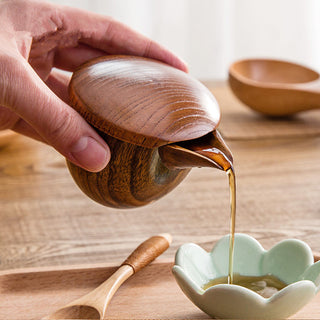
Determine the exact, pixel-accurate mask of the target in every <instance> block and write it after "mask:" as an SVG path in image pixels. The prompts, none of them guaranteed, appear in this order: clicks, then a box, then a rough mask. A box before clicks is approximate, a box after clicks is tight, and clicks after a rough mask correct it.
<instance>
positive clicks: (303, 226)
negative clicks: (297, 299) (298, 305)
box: [0, 83, 320, 319]
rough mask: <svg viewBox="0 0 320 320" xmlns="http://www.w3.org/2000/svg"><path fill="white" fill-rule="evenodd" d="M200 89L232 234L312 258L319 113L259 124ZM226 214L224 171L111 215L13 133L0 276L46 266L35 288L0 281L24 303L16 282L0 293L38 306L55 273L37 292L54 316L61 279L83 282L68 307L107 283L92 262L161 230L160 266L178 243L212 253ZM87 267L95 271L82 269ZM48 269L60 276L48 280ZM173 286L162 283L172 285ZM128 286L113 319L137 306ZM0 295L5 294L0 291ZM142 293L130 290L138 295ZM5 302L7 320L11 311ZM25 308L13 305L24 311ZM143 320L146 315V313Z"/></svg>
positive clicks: (318, 188)
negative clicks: (297, 242) (306, 250)
mask: <svg viewBox="0 0 320 320" xmlns="http://www.w3.org/2000/svg"><path fill="white" fill-rule="evenodd" d="M207 85H208V86H209V87H210V88H211V89H212V91H213V93H214V94H215V96H216V98H217V100H218V102H219V104H220V107H221V111H222V120H221V124H220V126H219V130H220V132H221V133H222V135H223V137H224V138H225V141H226V142H227V144H228V145H229V147H230V148H231V150H232V151H233V155H234V165H235V170H236V174H237V188H238V190H237V191H238V199H237V210H238V211H237V224H236V231H237V232H243V233H247V234H250V235H252V236H254V237H255V238H256V239H258V240H259V241H260V242H261V243H262V245H263V246H264V247H265V248H266V249H268V248H270V247H272V245H274V244H275V243H276V242H278V241H280V240H282V239H286V238H298V239H301V240H304V241H305V242H307V243H308V244H309V245H310V247H311V248H312V250H313V251H314V252H320V241H319V239H320V185H319V178H320V161H319V159H320V112H318V111H312V112H311V111H310V112H307V113H304V114H301V115H299V116H296V117H293V118H290V119H277V120H275V119H267V118H264V117H262V116H260V115H258V114H256V113H254V112H252V111H251V110H249V109H248V108H246V107H245V106H244V105H242V104H241V103H240V102H239V101H237V100H236V98H235V97H234V96H233V95H232V93H231V92H230V90H229V89H228V87H227V86H226V85H221V84H220V85H216V84H212V83H207ZM229 211H230V208H229V189H228V180H227V177H226V174H225V173H224V172H222V171H218V170H213V169H193V170H192V172H191V173H190V175H189V176H188V177H187V178H186V180H185V181H184V182H183V183H182V184H180V185H179V186H178V187H177V188H176V189H175V190H174V191H173V192H171V193H170V194H169V195H167V196H166V197H164V198H162V199H161V200H159V201H158V202H155V203H153V204H151V205H148V206H146V207H143V208H138V209H131V210H116V209H110V208H106V207H103V206H101V205H99V204H96V203H94V202H93V201H92V200H90V199H88V198H87V197H86V196H85V195H84V194H82V192H81V191H80V190H79V189H78V187H77V186H76V185H75V183H74V182H73V180H72V178H71V176H70V175H69V173H68V170H67V168H66V165H65V160H64V158H63V157H62V156H60V155H59V154H58V153H57V152H56V151H55V150H53V149H52V148H50V147H49V146H46V145H44V144H41V143H39V142H36V141H33V140H30V139H28V138H26V137H22V136H18V135H13V136H11V137H9V138H8V137H0V274H1V270H2V274H5V273H6V271H7V272H9V273H10V272H11V271H10V270H12V269H17V268H32V267H33V268H37V269H36V270H41V267H47V266H49V269H48V268H47V269H45V270H46V271H45V272H44V273H40V274H39V281H38V280H36V281H35V280H34V279H38V278H37V277H38V276H37V274H34V273H32V272H31V273H29V274H28V273H27V274H25V273H22V274H19V273H18V275H15V273H13V275H12V276H10V275H9V276H8V277H4V278H2V279H3V281H4V283H7V285H8V283H11V285H13V284H15V283H16V279H20V280H21V281H24V283H25V284H24V286H26V287H25V288H26V290H27V291H26V292H25V293H24V294H25V296H23V295H21V294H19V291H17V289H19V288H18V287H19V285H21V284H19V283H20V282H18V284H15V285H18V287H17V288H16V287H15V286H13V287H12V288H11V289H14V288H16V289H14V291H10V290H11V289H10V288H7V289H8V290H9V293H10V294H13V299H16V303H18V302H17V301H18V300H19V299H20V300H21V299H22V300H21V301H24V302H25V301H26V300H25V299H29V298H30V299H31V300H32V299H33V296H30V297H29V296H28V290H29V289H28V288H29V287H28V286H30V287H31V288H34V290H33V294H38V299H40V300H41V292H40V291H38V290H40V289H41V288H42V289H43V284H42V282H41V279H42V278H43V276H42V274H43V275H44V276H45V275H47V276H45V277H46V279H52V280H50V281H52V283H54V282H55V279H56V276H55V275H59V279H60V282H58V283H56V284H53V287H52V285H51V284H50V283H51V282H50V283H49V284H47V283H46V284H45V285H46V286H47V290H48V291H47V292H48V294H49V296H50V294H51V290H52V288H54V290H58V291H57V299H58V298H59V299H60V300H59V301H60V302H59V301H58V300H57V301H55V302H54V303H55V305H54V304H52V305H51V310H53V309H54V308H56V307H57V306H61V304H64V303H65V302H64V300H63V299H64V295H63V294H61V292H60V291H59V290H62V289H63V288H64V281H68V279H69V275H72V276H73V277H76V279H83V277H84V275H85V278H88V279H89V280H87V287H84V289H81V288H82V287H81V286H77V287H76V288H75V290H78V291H74V290H73V288H72V286H71V285H72V284H73V282H72V281H73V280H72V279H71V280H70V279H69V289H68V290H69V291H68V292H70V293H69V294H70V296H69V300H71V297H72V296H71V293H72V292H73V295H74V297H75V296H77V295H79V294H80V293H81V294H83V293H84V292H85V290H86V288H90V286H91V288H92V287H94V286H96V285H97V283H99V281H101V279H103V278H104V277H105V272H106V270H109V269H105V267H99V264H104V263H108V264H109V265H110V264H111V265H117V264H119V263H120V262H122V260H123V259H124V258H125V257H126V256H127V255H128V253H130V251H131V250H132V249H134V248H135V247H136V246H137V245H138V243H140V242H142V241H143V240H145V239H146V238H147V237H149V236H151V235H155V234H158V233H163V232H169V233H171V234H172V236H173V240H174V241H173V244H172V246H171V248H170V249H169V250H168V251H167V252H165V253H164V254H163V256H162V258H163V259H165V260H166V261H170V262H172V261H173V259H174V253H175V251H176V250H177V248H178V247H179V246H180V245H181V244H183V243H185V242H195V243H197V244H199V245H201V246H202V247H203V248H204V249H206V250H210V249H211V248H212V246H213V245H214V243H215V242H216V241H217V240H218V239H219V238H220V237H221V236H223V235H225V234H227V233H228V231H229V214H230V212H229ZM75 264H77V265H79V264H80V265H85V267H84V268H86V266H87V268H88V269H84V271H81V270H83V269H81V270H80V271H77V270H75V271H73V269H72V268H71V271H67V272H69V273H67V274H65V271H63V270H68V268H70V267H69V266H70V265H75ZM91 266H95V269H90V268H91ZM97 266H98V267H97ZM165 266H166V267H165V268H166V271H165V272H167V273H166V277H171V278H172V276H171V274H169V273H170V270H169V265H165ZM39 268H40V269H39ZM64 268H66V269H64ZM82 268H83V267H82ZM152 268H155V270H158V269H159V270H158V271H159V272H160V273H161V272H162V271H161V264H160V265H158V267H157V265H155V266H154V267H151V269H149V271H146V272H147V273H148V272H149V273H151V275H154V273H152V272H153V271H152V270H153V269H152ZM157 268H158V269H157ZM55 269H57V270H62V271H55V272H57V273H52V270H55ZM42 270H43V269H42ZM48 270H49V271H48ZM50 270H51V271H50ZM99 270H100V271H99ZM158 271H157V272H158ZM108 272H110V271H108ZM64 276H65V277H66V278H65V280H63V279H64ZM15 277H16V278H15ZM77 277H78V278H77ZM97 277H98V278H97ZM141 277H144V275H143V274H142V275H141ZM152 278H154V276H152ZM171 278H170V279H169V278H166V279H169V280H168V281H173V280H172V279H171ZM10 279H13V280H10ZM90 279H92V280H90ZM136 279H137V280H136V282H134V281H133V282H131V286H130V285H128V287H124V289H123V291H121V292H119V297H118V300H116V301H115V302H114V303H113V304H112V306H111V307H110V308H111V310H110V312H111V315H112V314H115V315H116V316H115V318H117V315H118V314H119V312H118V311H119V309H117V308H119V306H121V305H122V304H121V303H122V302H123V301H131V302H132V303H133V305H135V301H132V300H130V298H128V299H129V300H125V299H124V296H125V293H126V292H129V293H128V295H127V297H129V296H130V297H132V296H134V295H132V292H133V291H134V292H137V291H135V290H136V286H137V285H138V284H140V283H141V282H139V281H140V280H139V279H140V278H139V277H138V278H136ZM161 279H162V278H161ZM161 279H159V283H156V284H154V287H150V289H152V290H153V291H152V293H150V296H153V295H155V297H156V295H157V294H158V291H157V290H158V289H159V288H161V286H164V288H165V283H164V282H161V281H160V280H161ZM20 280H19V281H20ZM10 281H13V284H12V282H10ZM77 281H78V280H77ZM88 281H89V282H88ZM90 281H91V282H90ZM35 285H36V287H34V286H35ZM173 285H174V287H173V288H174V289H172V290H176V291H172V292H171V295H173V296H174V297H178V296H179V299H180V300H179V301H180V302H181V303H182V304H181V310H184V312H187V314H188V315H189V318H190V317H191V318H192V317H193V318H197V319H200V318H201V319H203V318H206V316H205V315H204V314H203V313H201V312H200V311H197V309H196V308H195V307H194V306H193V305H192V304H191V303H190V304H189V305H188V308H189V309H190V312H189V311H185V310H189V309H185V303H187V302H186V299H185V297H183V296H182V293H181V291H178V288H177V286H176V285H175V284H173ZM132 286H133V287H132ZM37 288H38V289H37ZM130 288H131V290H133V291H130ZM0 289H1V286H0ZM7 289H6V288H4V290H5V292H7V291H6V290H7ZM144 289H145V287H144V286H142V287H141V288H140V289H139V288H138V290H142V292H145V291H144ZM72 290H73V291H72ZM81 290H82V291H81ZM170 290H171V289H170ZM0 291H1V290H0ZM16 292H17V293H16ZM130 292H131V294H130ZM138 292H139V291H138ZM10 294H9V295H10ZM148 295H149V293H148ZM10 299H11V298H10V297H8V300H7V304H6V305H7V306H9V309H6V310H7V314H9V313H10V314H11V311H12V310H11V309H10V304H11V302H10V301H11V300H10ZM61 299H62V300H61ZM115 299H116V297H115ZM123 299H124V300H123ZM20 300H19V301H20ZM31 300H30V302H31ZM40 300H39V301H40ZM51 300H52V299H51V298H50V299H49V300H48V301H51ZM173 300H175V298H173ZM24 302H21V303H20V304H19V307H20V308H21V310H23V311H25V306H24V305H23V303H24ZM52 303H53V302H52ZM128 303H129V302H128ZM147 303H148V302H144V305H146V304H147ZM175 303H176V302H174V304H175ZM26 304H27V305H29V302H27V303H26ZM38 304H39V303H38ZM38 304H37V305H38ZM48 306H49V305H48ZM42 307H43V308H44V310H43V311H40V310H39V311H38V312H39V315H40V316H41V315H43V314H45V313H44V312H46V311H47V309H46V306H43V305H42ZM159 307H160V309H161V308H162V307H161V306H159ZM17 308H18V305H17ZM31 308H33V307H32V306H31ZM112 308H114V309H115V311H113V309H112ZM16 310H18V309H16ZM32 310H33V312H37V310H34V309H32ZM121 310H122V311H123V310H125V309H121ZM157 310H158V309H157ZM308 310H309V311H308ZM172 311H174V308H172ZM25 312H27V311H25ZM41 312H42V313H41ZM112 312H113V313H112ZM319 312H320V310H319V308H318V302H315V303H314V304H313V307H311V309H310V308H309V309H307V312H306V313H305V312H304V311H302V313H301V314H298V315H297V317H298V318H299V319H300V317H304V318H306V317H308V318H310V317H311V318H317V317H318V316H319ZM0 314H1V313H0ZM4 314H6V311H5V310H4ZM25 315H26V319H29V318H28V316H27V313H25ZM141 315H142V316H144V317H145V316H146V317H148V314H145V312H144V310H142V313H141ZM124 317H125V316H124ZM129 317H130V316H129ZM37 318H39V317H38V315H37V316H36V315H34V319H37ZM171 318H172V319H176V318H179V315H172V317H171Z"/></svg>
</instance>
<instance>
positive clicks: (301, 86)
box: [229, 59, 320, 116]
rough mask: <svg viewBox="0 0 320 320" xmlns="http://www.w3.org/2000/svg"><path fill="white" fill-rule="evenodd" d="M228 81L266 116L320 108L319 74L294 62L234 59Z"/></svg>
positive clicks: (245, 99)
mask: <svg viewBox="0 0 320 320" xmlns="http://www.w3.org/2000/svg"><path fill="white" fill-rule="evenodd" d="M229 83H230V86H231V88H232V90H233V92H234V93H235V95H236V96H237V97H238V98H239V99H240V100H241V101H242V102H244V103H245V104H246V105H248V106H249V107H250V108H252V109H253V110H255V111H258V112H260V113H262V114H266V115H269V116H287V115H292V114H295V113H297V112H301V111H306V110H311V109H318V108H320V75H319V74H318V73H317V72H315V71H313V70H311V69H309V68H306V67H303V66H300V65H297V64H294V63H289V62H286V61H279V60H267V59H248V60H240V61H236V62H234V63H233V64H232V65H231V66H230V68H229Z"/></svg>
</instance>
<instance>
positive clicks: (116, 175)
mask: <svg viewBox="0 0 320 320" xmlns="http://www.w3.org/2000/svg"><path fill="white" fill-rule="evenodd" d="M100 135H101V136H102V137H103V138H104V140H105V141H106V142H107V143H108V145H109V147H110V149H111V153H112V155H111V160H110V162H109V163H108V165H107V167H106V168H105V169H103V170H102V171H100V172H97V173H96V172H89V171H86V170H84V169H82V168H80V167H78V166H76V165H74V164H73V163H71V162H69V161H67V163H68V168H69V171H70V173H71V175H72V177H73V179H74V180H75V182H76V183H77V185H78V186H79V187H80V189H81V190H82V191H83V192H84V193H85V194H86V195H87V196H88V197H90V198H91V199H92V200H94V201H96V202H98V203H100V204H102V205H105V206H108V207H113V208H123V209H124V208H135V207H140V206H144V205H146V204H148V203H150V202H152V201H155V200H157V199H159V198H161V197H163V196H164V195H166V194H167V193H168V192H170V191H171V190H172V189H174V188H175V187H176V186H177V185H178V184H179V183H180V182H181V181H182V180H183V179H184V178H185V177H186V176H187V174H188V173H189V171H190V169H176V170H172V169H169V168H168V167H166V166H165V165H164V164H163V162H162V161H161V158H160V156H159V152H158V149H157V148H153V149H151V148H145V147H140V146H137V145H134V144H131V143H127V142H124V141H121V140H118V139H115V138H112V137H111V136H109V135H106V134H104V133H102V132H100Z"/></svg>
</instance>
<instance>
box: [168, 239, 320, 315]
mask: <svg viewBox="0 0 320 320" xmlns="http://www.w3.org/2000/svg"><path fill="white" fill-rule="evenodd" d="M234 250H235V251H234V267H233V268H234V269H233V270H234V273H238V274H240V275H243V276H262V275H268V274H271V275H273V276H275V277H277V278H278V279H280V280H281V281H283V282H284V283H285V284H287V286H286V287H285V288H283V289H282V290H280V291H278V292H277V293H275V294H274V295H272V296H271V297H270V298H263V297H262V296H261V295H259V294H258V293H256V292H254V291H252V290H250V289H247V288H245V287H241V286H238V285H230V284H218V285H215V286H212V287H210V288H208V289H206V290H204V289H203V286H204V285H205V284H207V283H208V282H209V281H211V280H212V279H216V278H219V277H222V276H227V272H228V264H229V235H227V236H224V237H223V238H222V239H220V240H219V241H218V242H217V244H216V245H215V247H214V248H213V249H212V251H211V252H206V251H205V250H203V249H202V248H201V247H199V246H198V245H196V244H193V243H188V244H184V245H182V246H181V247H180V248H179V250H178V251H177V253H176V259H175V266H174V267H173V274H174V276H175V278H176V280H177V282H178V284H179V286H180V287H181V289H182V291H183V292H184V293H185V294H186V296H187V297H188V298H189V299H190V300H191V301H192V302H193V303H194V304H195V305H196V306H198V307H199V308H200V309H201V310H203V311H204V312H205V313H207V314H208V315H209V316H211V317H216V318H223V319H280V318H281V319H283V318H287V317H289V316H291V315H292V314H294V313H296V312H297V311H298V310H299V309H301V308H302V307H303V306H304V305H305V304H307V303H308V302H309V301H310V300H311V299H312V298H313V297H314V296H315V295H316V294H317V292H318V291H319V289H320V261H319V262H317V263H314V259H313V255H312V251H311V249H310V247H309V246H308V245H307V244H305V243H304V242H302V241H300V240H296V239H289V240H284V241H281V242H279V243H278V244H276V245H275V246H274V247H273V248H272V249H270V250H269V251H266V250H264V249H263V247H262V246H261V245H260V243H259V242H258V241H257V240H255V239H254V238H252V237H250V236H248V235H246V234H236V235H235V249H234Z"/></svg>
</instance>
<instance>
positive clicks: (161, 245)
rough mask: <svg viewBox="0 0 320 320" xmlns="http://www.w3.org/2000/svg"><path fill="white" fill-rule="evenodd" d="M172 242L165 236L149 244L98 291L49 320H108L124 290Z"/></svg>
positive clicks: (168, 236)
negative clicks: (112, 305) (114, 301)
mask: <svg viewBox="0 0 320 320" xmlns="http://www.w3.org/2000/svg"><path fill="white" fill-rule="evenodd" d="M171 239H172V238H171V236H170V235H169V234H162V235H158V236H153V237H151V238H149V239H147V240H145V241H144V242H143V243H141V244H140V245H139V246H138V247H137V248H136V249H135V250H134V251H133V252H132V253H131V254H130V256H129V257H128V258H127V259H126V260H125V261H124V262H123V264H122V265H121V266H120V267H119V268H118V269H117V270H116V272H114V273H113V274H112V275H111V276H110V277H108V278H107V280H105V281H104V282H103V283H102V284H100V285H99V286H98V287H97V288H95V289H93V290H92V291H90V292H89V293H87V294H86V295H84V296H82V297H80V298H77V299H76V300H74V301H72V302H69V303H68V304H67V305H66V306H63V307H60V308H59V309H58V310H56V311H55V312H54V313H52V314H50V315H49V316H46V317H45V319H52V320H53V319H104V316H105V313H106V311H107V308H108V306H109V303H110V302H111V299H112V298H113V296H114V294H115V293H116V292H117V290H118V289H119V288H120V286H121V285H122V284H123V283H124V282H125V281H126V280H128V279H129V278H130V277H131V276H132V275H133V274H135V273H137V272H138V271H140V270H141V269H143V268H144V267H146V266H147V265H149V264H150V263H151V262H152V261H153V260H155V259H156V258H157V257H158V256H160V255H161V254H162V253H163V252H164V251H165V250H167V249H168V247H169V245H170V243H171Z"/></svg>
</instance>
